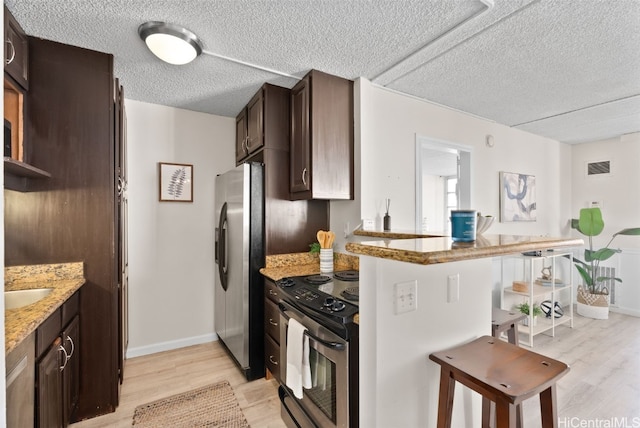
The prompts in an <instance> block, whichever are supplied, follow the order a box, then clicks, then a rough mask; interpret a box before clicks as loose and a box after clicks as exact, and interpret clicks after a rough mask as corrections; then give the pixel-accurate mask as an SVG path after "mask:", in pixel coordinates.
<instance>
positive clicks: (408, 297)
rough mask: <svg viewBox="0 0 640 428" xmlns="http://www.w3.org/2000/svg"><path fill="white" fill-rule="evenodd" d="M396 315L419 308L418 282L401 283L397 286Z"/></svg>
mask: <svg viewBox="0 0 640 428" xmlns="http://www.w3.org/2000/svg"><path fill="white" fill-rule="evenodd" d="M394 302H395V309H396V315H398V314H403V313H405V312H411V311H415V310H416V309H417V308H418V281H416V280H414V281H407V282H399V283H397V284H396V285H395V299H394Z"/></svg>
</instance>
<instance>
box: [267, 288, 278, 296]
mask: <svg viewBox="0 0 640 428" xmlns="http://www.w3.org/2000/svg"><path fill="white" fill-rule="evenodd" d="M269 294H270V295H271V296H278V293H276V292H275V291H273V290H271V289H269Z"/></svg>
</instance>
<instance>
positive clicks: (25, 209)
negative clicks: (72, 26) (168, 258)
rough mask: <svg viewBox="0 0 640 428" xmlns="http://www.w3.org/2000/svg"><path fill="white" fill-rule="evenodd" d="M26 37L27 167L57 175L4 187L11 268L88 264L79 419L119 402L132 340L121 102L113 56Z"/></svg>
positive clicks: (82, 309) (82, 291) (83, 299)
mask: <svg viewBox="0 0 640 428" xmlns="http://www.w3.org/2000/svg"><path fill="white" fill-rule="evenodd" d="M28 42H29V45H28V47H29V90H28V92H27V94H26V103H27V106H28V112H27V115H26V116H27V117H26V119H25V145H28V147H29V162H30V164H32V165H34V166H36V167H37V168H40V169H42V170H45V171H48V172H49V173H50V174H51V177H50V178H47V179H38V180H29V181H28V182H27V184H26V186H25V189H24V190H26V191H24V192H18V191H13V190H5V265H6V266H16V265H29V264H50V263H63V262H76V261H83V262H84V269H85V278H86V283H85V285H84V286H83V287H82V288H81V289H80V302H79V320H80V324H79V334H80V341H81V342H82V347H81V348H80V357H79V367H80V376H79V378H80V383H79V391H78V404H77V408H76V414H75V417H74V419H75V420H73V421H71V422H74V421H77V420H82V419H86V418H90V417H94V416H97V415H101V414H105V413H109V412H112V411H114V410H115V408H116V407H117V405H118V394H119V386H120V374H121V372H122V364H123V362H122V359H123V358H122V355H123V343H126V342H124V341H123V327H122V322H121V320H122V319H123V307H122V305H121V304H119V303H120V302H122V301H123V298H122V296H121V293H120V291H121V279H120V277H121V270H122V269H121V268H120V267H119V263H118V255H119V254H120V251H119V250H118V249H119V248H121V245H122V242H121V241H122V235H121V234H120V233H119V227H118V225H119V205H118V191H117V189H118V175H119V171H118V168H117V167H118V159H120V158H121V156H122V154H121V153H119V152H118V151H117V149H116V148H117V147H119V146H120V143H121V141H120V140H121V139H122V138H123V136H122V134H123V133H122V132H121V130H122V125H123V122H122V118H123V115H122V108H123V101H122V98H121V97H119V96H117V94H118V93H119V90H120V88H119V87H117V85H116V83H115V80H114V76H113V56H112V55H109V54H104V53H100V52H95V51H90V50H86V49H81V48H77V47H73V46H68V45H64V44H60V43H55V42H51V41H47V40H42V39H37V38H33V37H29V38H28ZM118 117H120V119H118ZM119 128H120V129H119ZM117 158H118V159H117Z"/></svg>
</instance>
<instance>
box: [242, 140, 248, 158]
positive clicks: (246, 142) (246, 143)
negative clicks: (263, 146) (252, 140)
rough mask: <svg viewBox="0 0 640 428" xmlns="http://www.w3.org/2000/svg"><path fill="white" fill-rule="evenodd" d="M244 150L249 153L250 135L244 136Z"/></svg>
mask: <svg viewBox="0 0 640 428" xmlns="http://www.w3.org/2000/svg"><path fill="white" fill-rule="evenodd" d="M242 146H243V147H244V148H243V150H244V152H245V153H247V154H248V153H249V137H248V136H247V137H244V141H243V142H242Z"/></svg>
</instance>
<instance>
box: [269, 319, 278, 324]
mask: <svg viewBox="0 0 640 428" xmlns="http://www.w3.org/2000/svg"><path fill="white" fill-rule="evenodd" d="M269 324H271V325H273V326H277V325H278V323H277V322H274V321H273V318H269Z"/></svg>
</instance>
